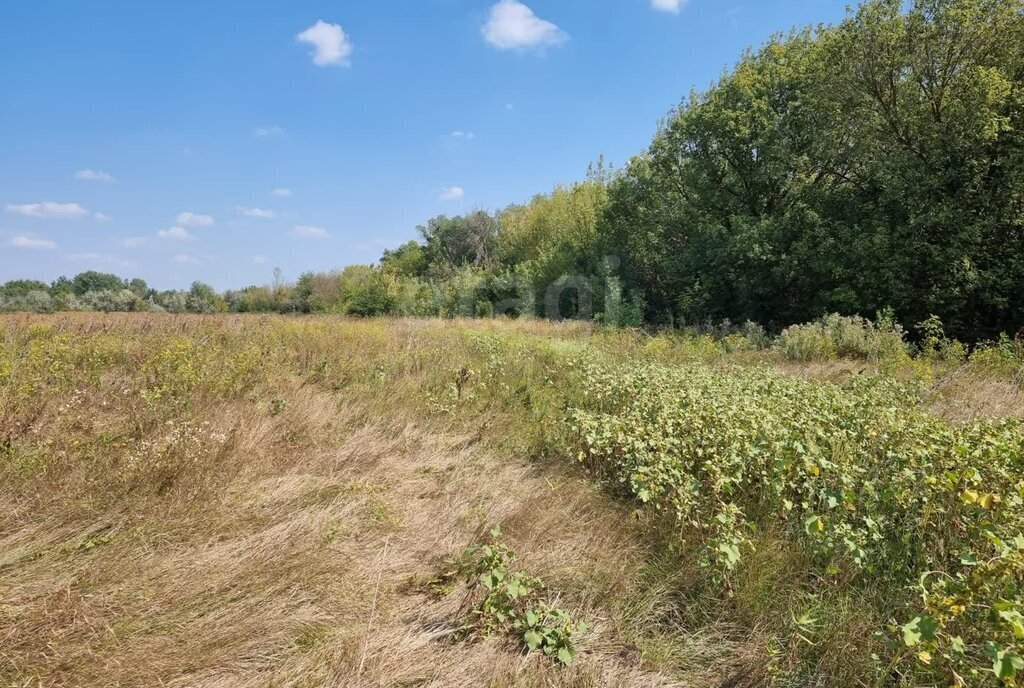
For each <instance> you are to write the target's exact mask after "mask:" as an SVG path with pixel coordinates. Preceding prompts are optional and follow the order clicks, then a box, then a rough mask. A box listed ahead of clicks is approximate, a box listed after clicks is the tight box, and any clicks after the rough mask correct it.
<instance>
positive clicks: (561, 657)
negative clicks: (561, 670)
mask: <svg viewBox="0 0 1024 688" xmlns="http://www.w3.org/2000/svg"><path fill="white" fill-rule="evenodd" d="M575 657H576V653H575V652H574V651H573V650H570V649H569V648H567V647H563V648H562V649H560V650H559V651H558V661H559V662H561V663H562V664H564V665H565V666H569V665H570V664H572V660H573V659H574V658H575Z"/></svg>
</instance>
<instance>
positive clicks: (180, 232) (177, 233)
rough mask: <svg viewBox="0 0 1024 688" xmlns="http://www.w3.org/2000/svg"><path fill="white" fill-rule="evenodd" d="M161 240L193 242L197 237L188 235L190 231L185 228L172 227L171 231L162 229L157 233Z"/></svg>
mask: <svg viewBox="0 0 1024 688" xmlns="http://www.w3.org/2000/svg"><path fill="white" fill-rule="evenodd" d="M156 235H157V236H158V237H160V238H161V239H170V240H172V241H193V240H195V237H194V236H192V235H191V234H189V233H188V230H187V229H185V228H184V227H171V228H169V229H161V230H160V231H159V232H157V233H156Z"/></svg>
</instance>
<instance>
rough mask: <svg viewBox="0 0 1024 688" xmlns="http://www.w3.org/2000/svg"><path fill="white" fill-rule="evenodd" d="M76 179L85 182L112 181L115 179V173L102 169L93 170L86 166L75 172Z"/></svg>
mask: <svg viewBox="0 0 1024 688" xmlns="http://www.w3.org/2000/svg"><path fill="white" fill-rule="evenodd" d="M75 179H78V180H81V181H83V182H112V181H114V177H113V175H111V174H110V173H108V172H101V171H100V170H92V169H89V168H86V169H84V170H78V171H77V172H75Z"/></svg>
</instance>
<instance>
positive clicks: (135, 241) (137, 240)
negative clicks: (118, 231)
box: [121, 237, 146, 248]
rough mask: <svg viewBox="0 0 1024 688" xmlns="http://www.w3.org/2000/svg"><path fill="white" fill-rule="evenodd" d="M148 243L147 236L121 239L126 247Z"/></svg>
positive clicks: (137, 246) (135, 246)
mask: <svg viewBox="0 0 1024 688" xmlns="http://www.w3.org/2000/svg"><path fill="white" fill-rule="evenodd" d="M145 243H146V237H128V238H126V239H122V240H121V245H122V246H124V247H125V248H139V247H140V246H142V245H143V244H145Z"/></svg>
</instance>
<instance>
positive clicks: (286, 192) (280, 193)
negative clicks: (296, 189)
mask: <svg viewBox="0 0 1024 688" xmlns="http://www.w3.org/2000/svg"><path fill="white" fill-rule="evenodd" d="M270 193H272V194H274V195H275V196H277V197H278V198H288V197H289V196H291V195H292V190H291V189H289V188H288V187H285V186H279V187H277V188H276V189H274V190H273V191H271V192H270Z"/></svg>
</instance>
